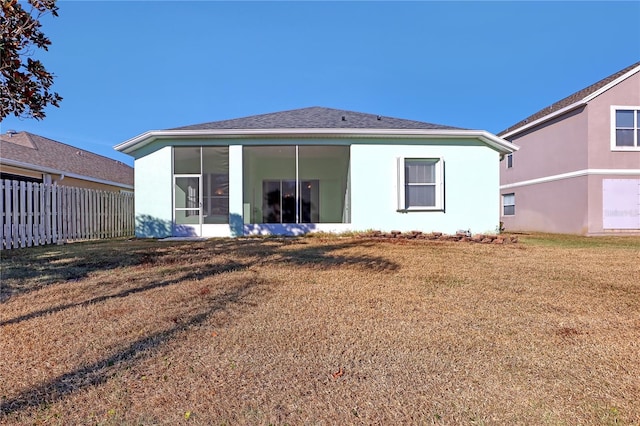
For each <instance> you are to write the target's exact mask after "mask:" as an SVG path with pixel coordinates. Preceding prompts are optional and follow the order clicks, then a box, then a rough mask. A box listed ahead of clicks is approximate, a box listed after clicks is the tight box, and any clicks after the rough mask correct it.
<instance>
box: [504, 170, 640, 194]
mask: <svg viewBox="0 0 640 426" xmlns="http://www.w3.org/2000/svg"><path fill="white" fill-rule="evenodd" d="M589 175H600V176H612V175H618V176H620V175H622V176H640V169H584V170H577V171H575V172H569V173H561V174H558V175H552V176H544V177H541V178H536V179H529V180H523V181H520V182H514V183H508V184H506V185H500V189H510V188H517V187H519V186H526V185H536V184H539V183H546V182H553V181H557V180H563V179H572V178H576V177H581V176H589Z"/></svg>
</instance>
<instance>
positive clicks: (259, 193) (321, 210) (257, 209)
mask: <svg viewBox="0 0 640 426" xmlns="http://www.w3.org/2000/svg"><path fill="white" fill-rule="evenodd" d="M243 161H244V164H243V182H244V194H243V200H244V207H245V208H244V211H245V218H244V219H245V222H248V223H255V224H271V223H273V224H295V223H348V221H349V214H348V210H349V197H348V186H349V182H348V177H349V147H348V146H324V145H314V146H302V145H300V146H296V145H293V146H291V145H289V146H245V147H244V149H243ZM246 216H249V217H246Z"/></svg>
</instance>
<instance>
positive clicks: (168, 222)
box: [134, 147, 173, 238]
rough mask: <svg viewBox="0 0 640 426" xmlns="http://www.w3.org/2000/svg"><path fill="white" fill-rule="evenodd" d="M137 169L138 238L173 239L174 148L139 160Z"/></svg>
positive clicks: (136, 206) (150, 154)
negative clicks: (172, 166) (172, 152)
mask: <svg viewBox="0 0 640 426" xmlns="http://www.w3.org/2000/svg"><path fill="white" fill-rule="evenodd" d="M134 170H135V177H134V185H135V190H136V191H138V192H137V193H136V194H135V215H136V237H139V238H148V237H152V238H163V237H169V236H171V228H172V202H173V201H172V198H173V197H172V188H173V183H172V174H171V172H172V168H171V147H164V148H161V149H159V150H157V151H153V152H151V153H149V154H147V155H145V156H143V157H139V158H136V159H135V162H134Z"/></svg>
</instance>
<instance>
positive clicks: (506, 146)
mask: <svg viewBox="0 0 640 426" xmlns="http://www.w3.org/2000/svg"><path fill="white" fill-rule="evenodd" d="M292 137H297V138H390V139H403V138H407V139H421V138H424V139H479V140H480V141H481V142H483V143H485V144H486V145H487V146H489V147H491V148H493V149H495V150H496V151H498V152H500V153H501V154H503V155H504V154H509V153H512V152H514V151H517V150H518V149H520V148H519V147H518V146H517V145H514V144H512V143H511V142H509V141H507V140H505V139H503V138H500V137H498V136H496V135H494V134H492V133H489V132H487V131H485V130H449V129H325V128H320V129H297V128H296V129H204V130H151V131H148V132H146V133H143V134H141V135H138V136H136V137H134V138H132V139H129V140H128V141H125V142H123V143H121V144H118V145H116V146H114V149H115V150H116V151H120V152H124V153H125V154H130V153H131V152H133V151H135V150H137V149H140V148H142V147H143V146H145V145H148V144H150V143H151V142H153V141H155V140H158V139H172V138H183V139H238V138H243V139H251V138H283V139H286V138H292Z"/></svg>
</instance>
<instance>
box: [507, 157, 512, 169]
mask: <svg viewBox="0 0 640 426" xmlns="http://www.w3.org/2000/svg"><path fill="white" fill-rule="evenodd" d="M512 167H513V154H507V169H510V168H512Z"/></svg>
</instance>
